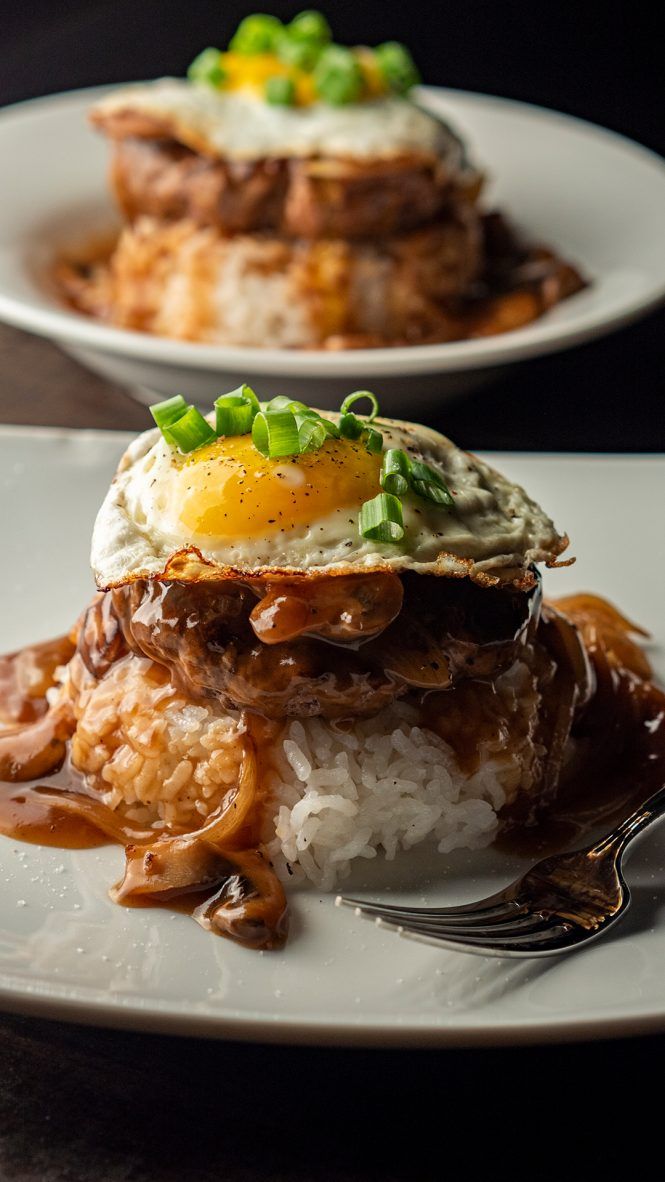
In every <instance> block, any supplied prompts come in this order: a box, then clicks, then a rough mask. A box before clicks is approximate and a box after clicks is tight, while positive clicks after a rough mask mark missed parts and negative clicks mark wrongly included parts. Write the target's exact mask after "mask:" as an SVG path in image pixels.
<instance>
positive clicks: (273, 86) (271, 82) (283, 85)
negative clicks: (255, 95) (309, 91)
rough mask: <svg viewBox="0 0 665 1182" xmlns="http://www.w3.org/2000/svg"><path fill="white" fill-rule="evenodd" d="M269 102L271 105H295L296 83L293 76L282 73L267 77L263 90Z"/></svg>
mask: <svg viewBox="0 0 665 1182" xmlns="http://www.w3.org/2000/svg"><path fill="white" fill-rule="evenodd" d="M263 93H264V95H265V99H266V102H267V103H270V106H271V107H293V106H294V105H295V101H296V85H295V82H294V81H293V79H292V78H286V77H284V76H283V75H281V74H273V76H272V78H268V79H266V84H265V87H264V91H263Z"/></svg>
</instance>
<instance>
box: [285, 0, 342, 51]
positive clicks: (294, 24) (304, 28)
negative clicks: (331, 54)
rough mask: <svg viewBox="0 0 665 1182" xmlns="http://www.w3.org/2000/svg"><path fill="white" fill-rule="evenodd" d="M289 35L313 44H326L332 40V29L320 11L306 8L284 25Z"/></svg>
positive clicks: (296, 39)
mask: <svg viewBox="0 0 665 1182" xmlns="http://www.w3.org/2000/svg"><path fill="white" fill-rule="evenodd" d="M286 31H287V33H288V34H289V37H292V38H293V39H294V40H295V41H309V42H313V43H314V44H315V45H327V44H328V43H329V42H330V41H332V29H331V28H330V25H329V24H328V22H327V20H326V18H325V16H324V15H323V13H322V12H316V11H315V10H314V9H313V8H307V9H306V10H305V12H299V13H298V15H297V16H294V18H293V20H292V21H290V23H289V24H288V25H287V26H286Z"/></svg>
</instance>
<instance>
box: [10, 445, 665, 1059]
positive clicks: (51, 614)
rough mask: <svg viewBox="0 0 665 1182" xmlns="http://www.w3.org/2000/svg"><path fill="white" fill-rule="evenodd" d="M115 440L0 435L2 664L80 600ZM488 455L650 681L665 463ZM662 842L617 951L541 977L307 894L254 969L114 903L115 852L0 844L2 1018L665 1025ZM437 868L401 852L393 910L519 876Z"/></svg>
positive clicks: (472, 1027) (526, 1036)
mask: <svg viewBox="0 0 665 1182" xmlns="http://www.w3.org/2000/svg"><path fill="white" fill-rule="evenodd" d="M125 438H126V437H125V436H122V435H120V434H116V433H108V432H99V433H94V432H87V431H86V432H83V431H81V432H69V433H68V432H64V431H62V432H61V431H53V430H33V431H30V430H24V429H21V428H18V429H17V428H3V429H0V473H2V476H1V477H0V481H1V484H0V520H1V521H2V523H3V524H2V553H3V579H2V583H1V585H0V651H6V650H8V649H10V648H13V647H15V646H16V645H20V644H23V643H26V642H28V641H30V640H35V639H39V638H42V637H47V636H49V635H54V634H56V633H58V632H59V631H61V630H64V629H65V628H68V627H69V626H70V624H71V622H72V621H73V620H74V618H75V617H76V615H77V614H78V612H79V610H80V608H81V607H82V606H83V605H84V604H85V602H86V600H87V598H88V596H89V595H90V593H91V590H92V582H91V577H90V574H89V572H88V566H87V551H88V538H89V534H90V529H91V526H92V522H93V518H94V514H95V511H96V507H97V504H98V502H99V500H100V498H101V496H102V494H103V492H104V490H105V487H106V483H107V481H108V478H109V477H110V475H111V473H112V471H113V468H114V466H115V462H116V459H117V457H118V455H119V453H120V451H121V448H122V446H123V444H124V442H125ZM495 459H496V462H497V464H499V466H500V467H502V468H504V469H505V471H506V472H507V474H508V475H510V476H512V477H514V478H515V479H517V480H521V481H523V482H524V483H525V484H526V485H527V487H528V488H529V490H530V491H531V492H533V494H534V495H535V496H536V497H537V498H539V499H540V500H542V502H543V503H544V504H545V505H546V506H547V507H548V508H549V509H550V510H551V511H552V512H553V513H555V515H556V517H557V519H558V520H559V522H560V523H561V524H564V523H565V526H566V528H567V529H568V530H569V531H570V534H571V537H572V539H573V550H574V551H575V552H576V553H577V554H578V555H579V561H578V563H577V565H576V566H575V567H573V568H571V569H567V570H562V571H558V572H549V573H548V574H547V575H546V584H547V587H548V588H550V589H551V590H553V591H554V590H557V591H561V592H569V591H572V590H573V589H575V588H579V589H589V590H591V589H593V590H597V591H601V592H603V593H605V594H607V595H608V596H610V597H613V598H615V599H616V600H617V601H618V603H620V604H621V605H622V606H623V607H624V609H625V610H626V611H627V612H628V613H629V614H630V615H632V616H633V617H634V618H635V619H637V620H638V621H640V622H641V623H642V624H644V625H646V626H647V627H648V628H651V629H652V630H653V633H654V636H655V638H656V645H655V649H654V658H655V660H656V663H657V665H659V666H660V672H661V674H665V661H664V659H663V658H664V653H663V643H664V641H665V620H664V618H663V608H662V590H663V586H665V548H664V546H663V540H662V533H659V534H657V533H655V531H654V530H653V529H652V528H651V524H650V520H651V518H650V511H649V507H650V506H651V507H652V508H654V507H656V506H657V505H659V504H660V501H661V497H662V489H663V481H664V479H665V459H662V458H653V457H649V458H634V457H622V458H612V457H599V458H590V457H583V456H582V457H579V456H576V457H556V456H551V457H540V456H533V455H511V456H506V457H504V456H497V457H495ZM610 536H611V537H613V538H614V539H620V545H621V550H620V552H618V549H615V548H612V549H610V547H609V546H608V544H607V542H608V538H609V537H610ZM647 560H648V564H647ZM637 571H639V572H642V575H643V577H640V578H636V577H635V572H637ZM663 838H664V834H663V831H662V830H661V832H660V834H659V833H658V832H654V833H653V834H651V835H649V836H648V837H645V839H644V841H643V843H642V844H641V845H640V847H639V848H638V849H637V850H636V851H635V854H634V856H633V859H632V861H631V863H630V865H629V874H628V877H629V881H630V885H631V889H633V890H634V892H635V895H634V897H635V902H634V907H633V908H632V909H631V911H630V912H629V914H628V917H627V918H626V920H625V921H624V922H623V923H622V924H621V925H620V927H619V928H618V929H617V934H616V937H608V938H607V939H606V940H603V941H600V942H599V943H598V944H594V945H592V946H591V947H589V948H588V949H587V950H585V951H584V952H581V953H578V954H576V955H573V956H570V957H568V958H566V957H564V958H561V959H555V960H549V961H547V962H546V963H543V962H539V963H529V962H526V963H524V962H518V963H516V962H515V961H512V962H509V961H497V960H491V959H481V958H478V957H474V956H468V955H466V954H461V955H460V954H457V953H449V952H438V951H436V950H433V949H431V948H426V947H423V946H419V945H417V944H413V943H407V942H406V941H402V940H400V939H399V938H398V937H397V936H394V935H392V934H387V933H382V932H381V931H379V930H378V929H377V928H375V927H373V926H372V925H370V924H368V923H366V922H365V921H362V920H360V919H357V918H356V917H355V916H354V915H353V914H352V913H351V912H350V911H347V910H344V911H340V910H338V909H336V908H335V907H334V906H333V901H332V897H331V896H320V895H318V894H317V893H315V892H312V893H307V892H300V893H297V894H293V893H292V894H291V900H290V902H291V912H292V934H291V937H290V939H289V943H288V945H287V947H286V949H285V950H284V951H283V952H279V953H264V954H262V955H261V954H258V953H255V952H248V951H245V950H243V949H241V948H238V947H236V946H234V945H233V944H231V943H229V942H228V941H225V940H222V939H217V938H215V937H213V936H211V935H209V934H207V933H205V932H203V931H202V930H201V929H200V928H198V927H197V926H196V924H194V923H193V922H192V920H190V919H188V918H187V917H186V916H183V915H173V916H171V915H169V914H168V913H167V912H165V911H160V910H154V911H153V910H148V911H145V910H133V911H127V910H123V909H122V908H120V907H118V906H115V905H114V904H112V903H111V902H110V901H109V900H108V898H107V897H106V888H107V886H108V884H110V883H111V882H112V881H113V880H114V879H115V878H117V877H118V875H119V872H120V870H121V866H122V863H123V855H122V851H121V850H120V849H119V848H117V847H109V848H104V849H101V850H83V851H67V850H52V849H42V848H39V847H37V846H31V845H21V844H19V843H17V842H14V841H10V840H9V839H7V838H0V882H1V883H2V892H1V894H0V1004H1V1005H3V1006H4V1007H6V1008H8V1009H15V1010H20V1011H23V1012H34V1013H40V1014H45V1015H48V1016H52V1017H60V1018H65V1017H67V1018H71V1019H74V1020H76V1021H81V1022H90V1023H99V1024H106V1025H116V1026H133V1027H138V1028H141V1029H146V1030H153V1029H158V1030H165V1031H171V1032H177V1033H191V1034H205V1035H210V1036H219V1037H238V1038H240V1037H242V1038H245V1037H246V1038H252V1039H260V1040H270V1041H284V1042H286V1041H293V1042H309V1043H357V1044H377V1043H378V1044H383V1045H388V1044H393V1045H396V1044H405V1045H406V1044H410V1045H416V1044H421V1045H434V1044H460V1043H513V1042H524V1041H535V1040H545V1039H559V1038H567V1037H573V1036H604V1035H611V1034H618V1033H623V1032H627V1031H645V1030H654V1029H665V995H664V994H663V984H662V983H663V977H664V974H665V915H663V907H664V906H665V859H664V858H663ZM440 861H441V860H440V859H439V860H438V865H437V866H436V869H435V863H434V862H430V863H429V865H428V866H427V865H426V866H425V867H424V868H423V867H422V866H421V865H419V862H420V857H419V856H415V855H410V856H408V857H407V856H404V857H403V860H402V861H401V862H400V864H399V873H400V877H401V878H402V880H403V882H408V881H409V876H413V878H412V879H411V881H412V883H413V882H414V881H415V883H416V884H417V885H416V886H415V887H413V886H412V888H411V890H410V891H407V890H405V891H404V892H403V894H402V893H401V897H404V898H405V899H409V900H411V901H416V900H419V899H421V898H423V897H425V898H426V899H427V901H428V902H432V903H434V902H436V901H437V900H441V899H443V898H445V899H447V900H448V901H454V900H459V899H462V898H468V899H470V898H473V897H480V896H481V895H483V894H486V893H488V891H489V890H490V889H496V887H498V886H499V885H503V884H505V883H506V882H508V881H509V880H510V878H511V877H512V876H513V875H514V874H515V873H516V872H517V870H518V869H519V867H520V866H521V865H523V863H521V862H520V861H519V860H518V859H516V858H512V857H508V856H507V855H499V854H497V853H495V852H492V851H485V852H482V853H480V854H478V853H474V854H469V853H465V854H462V855H460V856H458V857H455V858H451V859H450V864H449V867H448V869H447V871H446V872H445V873H442V871H441V866H440ZM394 872H395V864H394V863H393V873H394ZM384 874H385V863H384V864H383V866H382V867H376V868H375V869H374V875H373V878H374V887H375V889H379V888H380V883H381V880H382V877H383V875H384ZM366 881H367V880H366ZM352 885H353V886H354V887H355V888H357V887H358V886H359V881H358V880H356V882H355V883H353V884H352Z"/></svg>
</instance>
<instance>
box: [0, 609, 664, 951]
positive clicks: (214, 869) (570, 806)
mask: <svg viewBox="0 0 665 1182" xmlns="http://www.w3.org/2000/svg"><path fill="white" fill-rule="evenodd" d="M107 600H108V597H107ZM370 606H371V609H372V611H371V613H370V614H369V615H368V616H367V620H366V624H367V628H368V631H369V632H370V634H371V633H372V630H373V628H372V625H373V614H372V613H373V612H374V609H375V606H376V605H375V604H373V603H372V604H371V605H370ZM312 610H313V609H312V605H311V603H309V604H308V603H306V602H305V603H303V597H302V592H301V590H300V589H299V597H298V598H297V600H294V601H293V602H291V603H289V602H288V591H287V589H286V588H284V587H281V588H279V589H273V590H272V591H271V592H270V594H269V596H266V597H264V599H262V600H260V601H259V605H258V607H257V609H256V618H257V621H258V630H259V631H260V630H261V629H262V628H263V629H264V630H266V629H270V631H272V632H273V633H274V631H275V628H273V625H278V627H277V629H276V630H277V632H279V634H280V636H279V639H280V640H282V639H283V637H285V636H287V635H288V636H291V637H292V636H293V635H294V633H300V632H301V630H302V628H303V626H306V624H307V616H308V613H311V611H312ZM387 610H388V614H389V615H391V616H392V614H393V613H394V611H395V610H398V604H397V602H396V601H393V602H392V603H391V604H389V605H387ZM530 612H531V609H530ZM102 622H103V625H104V627H105V628H106V631H107V640H108V643H109V645H111V646H113V645H114V644H116V643H117V638H116V637H115V635H114V634H113V633H112V629H110V627H109V626H108V620H106V621H104V620H103V621H102ZM329 626H330V625H329V622H328V621H326V623H325V627H329ZM538 627H539V637H541V633H542V640H543V645H544V650H545V649H547V650H548V652H549V654H550V656H552V655H554V656H555V660H556V674H555V676H554V678H553V679H552V684H551V688H550V690H549V691H548V693H547V694H545V695H544V700H543V710H542V713H543V720H542V726H543V730H542V733H541V735H540V736H539V738H540V739H541V741H542V742H543V744H544V746H545V747H546V749H547V751H548V762H547V763H546V765H545V767H544V771H543V780H542V783H541V784H540V785H539V788H538V792H537V800H536V801H535V802H534V799H533V797H530V798H529V800H528V801H524V800H520V799H519V798H518V801H517V803H516V804H515V805H513V806H510V807H509V808H507V809H505V810H504V812H503V815H502V825H501V831H500V834H499V838H498V842H497V844H498V846H499V848H502V849H507V850H508V849H509V850H511V851H519V852H520V853H522V854H524V855H528V856H530V857H534V858H535V857H537V856H541V855H542V853H543V852H545V851H547V852H549V851H553V850H555V849H559V848H562V847H563V846H565V845H567V844H569V843H571V842H573V841H577V840H579V839H580V838H581V837H582V835H583V834H584V833H585V832H587V831H588V830H590V829H591V828H592V827H593V826H594V825H596V824H598V823H601V822H602V823H603V825H607V826H608V827H609V826H610V825H611V824H614V823H615V822H616V821H617V820H619V819H620V818H621V816H623V815H625V814H626V813H627V812H628V811H629V810H630V808H631V807H634V806H635V805H637V804H638V803H639V802H640V801H641V800H643V799H645V798H646V797H647V796H648V795H650V794H651V793H652V792H653V791H655V790H656V789H657V788H659V787H660V786H661V785H662V784H663V782H665V693H664V692H663V691H662V690H661V689H660V688H659V687H657V686H656V685H655V684H654V683H653V681H652V680H651V671H650V667H649V664H648V662H647V660H646V658H645V656H644V654H643V652H642V650H641V649H640V647H639V646H638V645H637V644H636V643H635V642H634V640H633V635H632V634H634V633H636V632H639V631H640V630H639V629H637V628H636V627H635V626H634V625H632V624H630V623H629V621H627V620H625V619H624V618H623V617H622V616H621V615H620V614H619V613H618V612H617V611H616V609H614V608H613V607H612V606H611V605H609V604H607V603H606V602H605V601H604V600H601V599H598V598H596V597H594V596H590V595H579V596H572V597H569V598H567V599H562V600H558V601H557V603H556V606H555V607H554V606H548V605H546V606H545V608H544V611H543V616H542V618H541V622H540V624H539V626H538ZM282 630H283V631H282ZM276 639H277V637H275V636H274V635H273V636H271V640H276ZM580 641H581V642H582V643H580ZM74 651H75V646H74V641H73V640H72V638H71V637H65V638H61V639H59V640H56V641H48V642H46V643H44V644H40V645H34V646H30V647H28V648H26V649H23V650H22V651H21V652H20V653H16V654H10V655H9V656H6V657H3V658H0V721H2V722H3V723H4V724H5V729H3V730H0V780H1V781H2V783H1V784H0V832H1V833H3V834H5V835H7V836H9V837H11V838H14V839H18V840H21V841H28V842H34V843H36V844H39V845H47V846H58V847H63V848H70V849H82V848H89V847H92V846H99V845H103V844H107V843H111V842H114V843H120V844H122V845H123V846H124V847H125V853H126V868H125V874H124V877H123V879H122V880H121V882H119V883H118V884H117V885H116V886H115V887H114V888H113V889H112V891H111V897H112V898H113V899H114V900H115V901H117V902H119V903H122V904H124V905H127V906H166V907H169V908H174V909H177V910H180V911H186V912H187V913H188V914H190V915H192V916H193V917H194V918H195V919H196V920H197V922H198V923H199V924H201V925H202V926H203V927H204V928H206V929H207V930H210V931H213V932H215V933H216V934H218V935H225V936H229V937H231V938H232V939H234V940H236V941H238V942H239V943H241V944H243V945H244V946H246V947H252V948H277V947H281V946H282V944H283V943H284V941H285V939H286V934H287V923H288V921H287V907H286V899H285V896H284V892H283V889H282V887H281V884H280V883H279V881H278V879H277V877H276V875H275V873H274V871H273V869H272V867H271V866H270V864H269V863H268V861H267V860H266V858H265V857H264V856H263V854H262V852H261V849H260V844H259V835H258V814H259V812H260V808H259V807H258V806H260V805H261V804H262V803H263V801H262V797H261V781H262V778H263V777H262V761H263V759H264V758H265V751H266V750H267V748H268V745H269V744H270V743H271V742H272V741H274V739H275V737H276V735H277V734H278V733H279V727H280V724H279V722H277V721H275V720H270V719H267V718H264V717H262V716H261V715H260V714H258V713H257V712H255V711H251V712H249V711H248V712H246V714H245V718H246V721H247V724H248V726H247V733H246V736H245V748H244V755H243V760H242V764H241V771H240V776H239V782H238V786H237V788H236V789H234V790H231V791H230V792H229V793H228V794H227V796H226V798H225V800H224V802H223V803H222V805H221V806H220V809H219V810H218V811H217V813H216V814H215V815H213V817H212V818H211V819H210V820H208V822H207V823H206V824H205V825H204V826H203V828H202V829H200V830H198V831H197V832H196V833H185V832H181V833H178V832H169V833H168V834H162V835H161V836H157V835H156V834H155V831H154V830H142V829H140V828H138V827H136V826H135V825H133V824H132V823H131V822H128V821H127V820H126V819H125V818H123V817H121V816H120V815H118V813H116V812H114V811H113V810H111V809H110V808H108V807H107V806H106V805H105V804H104V803H103V802H102V801H101V800H100V798H99V796H98V795H97V794H96V793H94V792H93V791H92V790H91V789H90V788H89V787H88V786H87V784H86V781H85V779H84V777H83V776H82V775H80V773H78V772H77V771H76V769H75V768H74V767H73V766H72V765H71V763H70V760H69V739H70V737H71V735H72V733H73V731H74V726H75V723H74V719H73V717H72V716H71V714H69V713H68V711H67V709H66V708H64V707H62V706H55V707H54V706H49V704H48V702H47V700H46V693H47V690H48V689H49V688H50V687H51V686H52V685H53V684H54V680H55V671H56V669H57V667H58V666H59V665H61V664H63V663H65V662H67V661H68V660H69V659H70V658H72V656H73V654H74ZM122 659H131V656H129V657H128V656H124V657H123V658H122ZM483 687H484V688H483ZM450 693H454V694H456V695H458V699H457V705H456V706H455V705H454V703H453V702H452V699H451V698H449V697H448V695H449V694H450ZM484 695H485V699H486V704H487V709H486V710H484V707H483V699H484ZM411 696H412V697H413V698H414V700H417V701H419V702H420V706H421V711H422V721H423V725H425V726H427V727H430V728H431V729H432V730H434V731H435V732H437V733H439V734H441V735H442V737H444V738H446V739H447V740H448V741H453V734H452V732H453V730H454V732H455V733H454V745H455V747H456V753H457V755H458V758H459V759H460V762H461V763H462V765H463V766H466V767H467V768H468V769H469V770H472V768H473V766H474V761H475V760H477V758H478V740H479V737H480V736H481V733H482V728H483V727H484V726H487V727H491V726H492V725H493V721H492V713H491V684H490V683H489V682H487V681H482V679H475V680H474V679H473V678H472V679H470V680H466V681H462V682H460V683H459V684H458V685H456V686H455V689H454V690H452V691H451V690H444V691H441V690H440V689H435V690H434V691H430V692H427V690H426V689H424V688H423V687H422V686H421V689H420V690H419V691H417V692H416V691H415V690H411ZM451 704H452V705H453V713H452V714H451V711H450V706H451ZM464 717H467V718H468V717H471V718H472V719H473V723H472V725H467V726H466V727H464V726H461V725H457V724H455V725H453V724H452V723H451V718H455V719H457V720H459V719H460V718H464ZM573 718H574V722H573V724H572V736H573V738H574V740H575V743H574V755H573V757H572V759H569V760H567V762H566V765H565V767H564V768H563V771H562V770H561V765H562V761H563V742H562V740H561V736H563V735H564V734H565V735H566V736H567V735H568V732H569V730H570V723H571V719H573ZM560 773H561V774H560ZM548 777H549V781H548Z"/></svg>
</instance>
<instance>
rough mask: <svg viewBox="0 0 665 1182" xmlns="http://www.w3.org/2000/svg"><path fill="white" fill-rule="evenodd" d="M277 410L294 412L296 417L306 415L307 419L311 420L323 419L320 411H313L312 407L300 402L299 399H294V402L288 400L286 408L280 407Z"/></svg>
mask: <svg viewBox="0 0 665 1182" xmlns="http://www.w3.org/2000/svg"><path fill="white" fill-rule="evenodd" d="M277 409H282V410H283V409H288V410H291V411H293V413H294V415H304V416H305V417H306V418H310V419H320V418H321V415H320V414H319V412H318V410H313V408H312V407H311V406H307V405H306V404H305V403H304V402H298V400H297V399H293V401H292V402H289V401H288V399H287V402H286V407H278V408H277Z"/></svg>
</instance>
